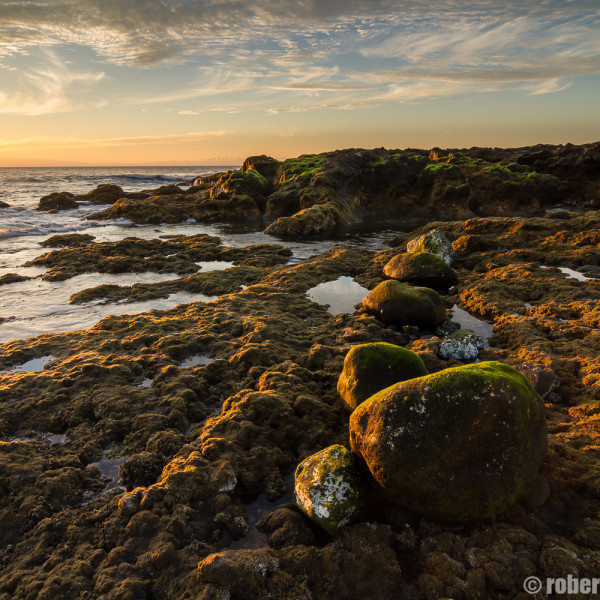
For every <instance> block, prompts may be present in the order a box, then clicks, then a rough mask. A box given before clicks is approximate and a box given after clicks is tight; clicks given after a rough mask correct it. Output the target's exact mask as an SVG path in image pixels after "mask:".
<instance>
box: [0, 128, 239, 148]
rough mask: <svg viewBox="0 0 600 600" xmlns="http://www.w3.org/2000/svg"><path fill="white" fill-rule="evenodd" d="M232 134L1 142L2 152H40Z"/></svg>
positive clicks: (210, 133) (182, 140) (186, 140)
mask: <svg viewBox="0 0 600 600" xmlns="http://www.w3.org/2000/svg"><path fill="white" fill-rule="evenodd" d="M229 134H231V132H229V131H223V130H218V131H201V132H199V131H198V132H192V133H184V134H170V135H142V136H134V137H111V138H46V137H29V138H22V139H16V140H0V151H2V150H10V149H19V150H40V149H50V148H107V147H112V146H141V145H154V144H180V143H188V142H204V141H208V140H211V139H215V138H220V137H223V136H226V135H229Z"/></svg>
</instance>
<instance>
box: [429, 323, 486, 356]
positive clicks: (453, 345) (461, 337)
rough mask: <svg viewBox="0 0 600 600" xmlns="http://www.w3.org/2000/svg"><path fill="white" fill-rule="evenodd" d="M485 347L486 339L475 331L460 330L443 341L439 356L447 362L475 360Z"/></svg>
mask: <svg viewBox="0 0 600 600" xmlns="http://www.w3.org/2000/svg"><path fill="white" fill-rule="evenodd" d="M484 345H485V342H484V339H483V338H482V337H481V336H480V335H478V334H477V333H475V332H474V331H471V330H470V329H459V330H458V331H455V332H454V333H451V334H450V335H449V336H448V337H446V338H445V339H444V340H443V342H442V343H441V344H440V347H439V350H438V354H439V355H440V356H441V357H442V358H444V359H445V360H475V359H476V358H477V357H478V356H479V351H480V350H483V347H484Z"/></svg>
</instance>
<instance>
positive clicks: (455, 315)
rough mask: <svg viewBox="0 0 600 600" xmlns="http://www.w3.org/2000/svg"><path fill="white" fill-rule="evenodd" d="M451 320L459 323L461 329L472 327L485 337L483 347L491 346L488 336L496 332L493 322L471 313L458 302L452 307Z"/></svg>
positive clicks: (471, 328) (472, 329)
mask: <svg viewBox="0 0 600 600" xmlns="http://www.w3.org/2000/svg"><path fill="white" fill-rule="evenodd" d="M451 310H452V317H450V318H451V320H452V321H455V322H456V323H458V324H459V325H460V327H461V329H470V330H471V331H474V332H475V333H477V334H479V335H480V336H481V337H482V338H483V347H484V348H490V345H489V343H488V338H489V337H490V336H491V335H492V334H493V333H494V331H493V325H492V323H488V322H487V321H482V320H481V319H478V318H477V317H474V316H473V315H471V314H469V313H468V312H467V311H466V310H463V309H462V308H459V307H458V305H457V304H455V305H454V306H453V307H452V309H451Z"/></svg>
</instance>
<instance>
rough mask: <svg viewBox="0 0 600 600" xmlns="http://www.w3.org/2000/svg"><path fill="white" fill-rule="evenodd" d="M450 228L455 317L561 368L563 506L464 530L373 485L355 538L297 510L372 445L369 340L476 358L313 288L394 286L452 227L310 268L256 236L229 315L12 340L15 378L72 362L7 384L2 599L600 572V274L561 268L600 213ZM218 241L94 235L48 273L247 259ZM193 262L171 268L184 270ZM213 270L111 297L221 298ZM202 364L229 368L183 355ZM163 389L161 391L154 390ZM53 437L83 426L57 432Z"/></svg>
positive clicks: (0, 499)
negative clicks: (362, 368)
mask: <svg viewBox="0 0 600 600" xmlns="http://www.w3.org/2000/svg"><path fill="white" fill-rule="evenodd" d="M435 226H437V227H439V228H440V229H442V230H443V231H445V232H446V234H447V235H448V237H449V238H450V239H451V240H452V242H453V247H454V250H455V253H456V257H455V261H454V264H453V266H454V268H455V269H456V270H457V273H458V276H459V283H458V285H457V286H456V287H455V288H454V289H453V290H451V292H450V293H449V294H448V295H446V296H444V300H445V303H446V305H447V307H448V308H449V307H451V306H452V305H453V304H454V303H459V304H460V305H461V306H462V307H464V308H466V309H468V310H469V311H470V312H471V313H472V314H475V315H479V316H480V317H483V318H486V319H489V320H492V321H493V322H494V326H495V330H494V331H495V333H494V336H493V337H492V339H491V343H492V345H493V346H494V348H493V349H490V350H485V351H484V352H483V354H482V358H485V359H493V360H501V361H504V362H507V363H509V364H513V365H517V366H522V365H523V363H529V364H531V365H534V366H539V367H542V368H543V369H545V370H551V371H553V372H555V373H556V374H557V376H558V377H559V378H560V388H559V389H558V390H557V391H554V392H551V393H550V394H549V395H548V396H547V398H546V401H547V405H546V409H547V419H548V424H549V431H550V449H549V455H548V458H547V460H546V462H545V463H544V465H543V467H542V474H543V475H544V477H545V478H546V479H547V481H548V482H549V485H550V497H549V499H548V500H547V501H546V502H545V503H544V504H543V506H540V507H537V508H530V507H529V506H526V505H522V504H518V505H516V506H514V507H513V508H512V509H511V510H510V511H509V512H508V514H505V515H503V516H502V517H501V518H498V519H496V520H495V521H493V522H481V523H476V524H474V525H473V526H470V527H469V528H462V529H456V528H444V527H443V526H442V525H440V524H437V523H433V522H429V521H427V520H423V519H417V518H415V517H414V516H412V515H410V514H408V513H407V512H406V511H404V510H402V509H400V508H398V507H395V506H387V505H384V504H382V503H381V501H380V500H379V499H378V498H377V496H376V493H375V491H373V496H372V498H371V500H370V506H371V510H370V511H367V513H365V514H364V515H363V517H362V518H361V520H360V521H359V522H357V523H356V524H354V525H351V526H349V527H346V528H345V529H343V530H342V531H341V532H340V534H339V535H338V536H337V537H336V538H335V539H333V538H330V537H329V536H327V535H326V534H325V533H324V532H322V531H320V530H318V528H316V527H315V526H313V525H312V524H311V523H310V522H309V521H308V520H307V519H306V517H304V516H303V515H301V514H300V513H299V512H298V511H297V510H295V509H294V508H293V507H291V506H290V505H289V504H286V502H289V499H290V495H289V492H290V473H292V472H293V471H294V469H295V467H296V466H297V464H298V463H299V462H301V461H302V460H303V459H304V458H306V457H307V456H308V455H310V454H312V453H314V452H316V451H318V450H320V449H322V448H324V447H326V446H330V445H332V444H336V443H340V444H344V445H346V446H347V445H348V414H347V412H346V410H345V408H344V403H343V401H342V400H341V398H340V397H339V395H338V393H337V391H336V383H337V379H338V376H339V374H340V372H341V369H342V365H343V359H344V356H345V354H346V353H347V352H348V351H349V349H350V348H351V347H352V346H353V345H355V344H359V343H364V342H374V341H385V342H392V343H397V344H403V345H407V346H408V347H409V348H411V349H413V350H414V351H416V352H418V353H419V354H420V356H421V357H422V358H423V359H424V361H425V362H426V364H427V367H428V368H429V369H430V370H439V369H442V368H445V367H447V366H452V365H454V364H457V363H455V362H447V361H443V360H441V359H440V358H438V357H437V356H436V350H437V347H438V345H439V343H440V338H439V337H437V336H435V335H434V334H432V333H428V332H420V335H419V337H418V338H417V339H414V338H415V336H414V335H413V336H412V338H411V337H410V336H409V335H408V333H413V334H414V330H413V331H411V332H404V333H403V332H401V331H398V330H397V329H396V328H393V327H392V328H385V327H384V326H383V325H382V324H381V323H379V322H377V321H376V320H375V319H373V318H371V317H369V316H367V315H365V314H362V313H361V312H355V313H353V314H349V315H338V316H332V315H330V314H329V313H328V312H327V310H326V308H325V307H323V306H321V305H318V304H315V303H313V302H311V301H310V300H308V298H307V297H306V296H305V292H306V291H307V290H308V289H309V288H311V287H312V286H314V285H316V284H318V283H322V282H325V281H330V280H333V279H336V278H338V277H339V276H342V275H345V276H352V277H355V278H356V280H357V281H358V282H360V283H361V284H363V285H365V286H366V287H368V288H370V289H372V288H373V287H374V286H375V285H377V284H378V283H379V282H381V281H382V280H383V279H384V278H385V276H384V274H383V270H382V269H383V266H384V265H385V264H386V263H387V262H388V260H389V259H390V258H391V257H392V256H393V255H394V254H395V253H397V252H398V251H404V250H405V243H406V241H407V240H408V239H409V238H411V237H415V236H416V235H417V234H419V233H421V232H425V231H427V230H429V229H430V228H431V226H427V227H424V228H422V229H421V230H419V231H417V232H413V233H411V234H410V235H407V236H405V237H404V238H396V239H393V240H391V241H390V244H391V245H392V246H393V245H395V246H396V247H395V248H394V247H390V249H389V250H385V251H383V252H379V253H377V254H374V253H370V252H367V251H360V250H355V249H343V248H338V249H335V250H333V251H331V252H329V253H326V254H323V255H320V256H317V257H315V258H313V259H311V260H308V261H306V262H304V263H302V264H299V265H296V266H289V265H286V264H278V263H281V262H283V261H284V260H287V259H286V253H285V252H284V251H283V250H281V249H278V248H277V247H266V248H265V247H264V246H263V247H259V248H252V247H248V248H244V249H239V250H236V252H238V253H239V255H238V254H236V255H235V256H233V254H231V255H229V254H228V255H227V256H228V258H223V259H224V260H233V261H237V264H238V265H239V266H235V267H233V268H232V269H229V270H228V271H226V272H222V273H220V274H219V275H218V276H219V278H220V279H214V281H215V282H217V281H220V285H221V288H219V289H217V288H216V287H215V288H214V290H213V292H214V293H218V294H224V295H222V296H221V297H220V298H219V299H218V300H217V301H215V302H212V303H210V304H203V303H192V304H186V305H181V306H178V307H177V308H174V309H172V310H167V311H152V312H150V313H146V314H142V315H138V316H122V317H108V318H107V319H104V320H103V321H101V322H100V323H99V324H98V325H97V326H95V327H93V328H92V329H90V330H87V331H79V332H74V333H69V334H52V335H45V336H41V337H38V338H32V339H27V340H18V341H14V342H11V343H7V344H3V345H1V346H0V368H1V369H10V368H11V367H12V366H15V365H20V364H23V363H25V362H26V361H28V360H31V359H34V358H41V357H44V356H48V355H51V356H52V357H53V360H52V361H51V362H50V363H48V364H47V365H46V366H45V368H44V369H43V370H42V371H39V372H29V373H5V374H2V375H0V439H1V440H2V441H1V442H0V600H9V599H10V600H19V599H27V600H33V599H37V600H54V599H57V598H65V599H86V598H89V599H92V598H103V599H104V600H116V599H119V600H129V599H134V598H136V599H137V598H147V599H155V598H161V599H163V598H165V599H192V598H194V599H209V598H210V599H213V598H223V599H225V598H232V599H233V600H241V599H248V600H251V599H252V600H253V599H256V598H261V597H269V598H273V599H289V600H291V599H300V598H306V599H310V598H315V599H325V598H327V599H340V600H341V599H353V598H360V597H368V598H376V599H377V598H380V599H390V598H408V599H415V600H417V599H419V600H420V599H426V600H430V599H438V598H442V597H451V598H454V599H455V600H460V599H476V598H477V599H486V598H506V599H509V598H510V599H513V598H529V597H530V596H527V595H525V594H524V593H523V592H522V581H523V579H524V578H525V577H527V576H529V575H537V576H539V577H546V576H548V577H561V576H566V575H567V574H572V575H573V576H579V577H585V576H587V577H593V576H597V575H598V573H599V572H600V467H599V463H598V458H599V453H600V416H599V415H600V360H599V359H598V356H599V355H600V303H599V302H598V301H599V299H600V280H596V279H589V280H587V281H585V282H582V281H578V280H576V279H572V278H569V277H567V276H566V275H565V274H563V273H562V272H561V271H560V270H559V269H558V267H569V268H572V269H578V268H579V267H581V266H582V265H596V266H597V265H600V213H599V212H586V213H582V214H580V215H577V214H575V213H572V215H571V218H570V219H569V220H558V219H547V218H492V219H490V218H474V219H469V220H467V221H466V222H465V221H454V222H443V223H441V222H440V223H436V224H435ZM196 237H197V238H198V239H196V238H176V239H170V240H166V241H152V242H143V243H142V242H141V241H137V242H134V241H131V240H130V241H128V240H124V241H123V242H119V243H117V244H112V245H106V244H94V243H93V242H91V240H89V239H85V240H78V241H77V242H78V243H81V246H76V245H75V246H69V247H68V248H66V249H65V250H59V251H58V253H53V254H50V255H46V258H43V259H39V260H38V261H36V264H40V263H42V264H46V265H47V266H49V267H51V268H52V270H51V271H50V273H52V272H54V273H56V270H57V269H58V270H59V272H60V270H61V269H67V270H68V274H73V273H74V272H75V271H77V270H78V269H80V268H81V269H87V270H89V269H91V270H96V269H98V268H100V267H99V265H102V264H105V263H104V262H102V261H109V262H110V261H114V262H113V263H112V264H122V265H123V264H125V263H127V261H129V263H128V264H129V265H130V270H138V266H139V265H142V264H146V262H148V261H151V262H152V264H153V266H152V270H156V267H155V266H154V263H155V262H157V261H162V260H163V259H164V256H165V255H166V254H169V253H171V251H173V250H174V246H177V248H176V251H177V252H179V253H180V254H178V255H177V257H179V258H181V259H182V260H181V264H187V263H186V259H187V260H188V261H191V262H192V263H193V261H194V260H197V259H198V256H200V254H198V255H196V254H194V252H195V251H196V250H198V252H200V250H202V252H203V253H204V254H202V258H201V259H200V260H206V259H207V257H206V252H207V249H208V248H209V246H210V248H211V249H212V250H211V251H214V252H215V253H217V254H215V257H216V256H217V255H218V256H219V257H223V255H224V253H225V254H227V252H229V250H227V249H223V248H221V247H220V246H218V243H217V241H216V240H214V239H211V238H207V237H206V236H196ZM194 244H195V245H194ZM67 245H68V244H67ZM142 246H143V252H142V253H141V254H140V256H141V258H139V260H138V259H136V260H134V261H132V256H134V255H135V254H136V252H137V249H139V248H142ZM179 246H181V248H180V247H179ZM194 248H196V250H194ZM231 252H233V250H231ZM184 255H187V258H186V257H185V256H184ZM211 256H212V255H211ZM173 258H175V257H171V258H170V259H169V261H166V262H164V263H161V264H164V265H165V269H166V270H169V268H171V269H172V270H175V271H176V272H179V271H177V269H175V268H174V267H173V265H175V264H179V261H174V260H173ZM211 259H213V260H214V259H215V258H211ZM119 261H120V262H119ZM123 261H125V263H123ZM140 261H141V262H140ZM77 265H79V266H77ZM86 265H90V266H89V268H88V267H87V266H86ZM542 267H547V268H542ZM123 269H124V270H125V269H129V267H127V266H126V267H124V268H123ZM182 272H184V273H185V272H186V271H185V270H182ZM205 275H206V279H207V281H208V280H209V279H211V277H212V278H215V277H216V276H215V275H214V274H213V275H211V274H210V273H207V274H205ZM209 276H211V277H209ZM190 278H191V279H190ZM198 278H202V274H198V275H191V276H187V277H183V278H181V279H177V280H175V281H169V282H167V283H165V284H151V285H148V286H145V287H144V288H141V291H136V290H133V289H131V288H125V289H123V288H119V289H116V290H114V289H113V290H112V291H110V290H109V292H110V293H105V292H107V290H98V289H97V288H96V289H95V290H92V291H87V293H88V297H99V296H102V295H104V296H106V298H107V299H108V300H113V299H122V298H131V299H139V297H140V296H139V295H138V294H142V295H143V294H163V293H170V292H172V291H176V290H177V289H188V290H192V291H193V290H196V291H203V292H205V293H206V288H205V287H204V284H202V283H198V284H197V281H198ZM194 282H196V283H194ZM192 284H193V285H192ZM196 284H197V285H198V286H199V287H193V286H194V285H196ZM242 284H243V285H247V286H248V287H246V288H245V289H241V287H240V286H241V285H242ZM206 285H208V284H206ZM215 285H216V284H215ZM161 286H162V287H161ZM165 286H166V287H165ZM189 286H191V287H189ZM139 289H140V288H138V290H139ZM84 293H85V292H84ZM144 297H147V296H144ZM194 355H203V356H207V357H210V358H212V359H214V360H213V361H212V362H211V363H210V364H208V365H205V366H191V367H181V366H179V365H180V364H181V362H182V361H183V360H185V359H186V358H189V357H191V356H194ZM147 379H152V384H151V386H150V387H141V384H142V382H144V380H147ZM146 383H147V382H146ZM144 385H145V384H144ZM53 434H64V435H65V437H64V439H63V440H62V441H61V442H59V443H51V441H50V440H49V437H50V436H51V435H53ZM53 439H54V441H57V439H58V438H53ZM101 459H104V462H100V466H101V467H102V466H104V465H106V464H113V465H115V469H116V468H117V467H118V465H119V464H120V481H119V482H118V483H120V484H121V485H122V486H124V487H125V488H126V491H125V490H123V489H119V488H118V487H112V488H111V486H107V484H108V483H109V480H108V479H106V478H105V477H104V476H103V475H102V473H101V471H100V470H99V469H98V468H97V466H96V465H97V463H98V461H101ZM106 461H112V463H107V462H106ZM115 483H117V481H113V482H112V483H111V485H114V484H115ZM533 504H535V502H533ZM259 518H260V519H261V520H260V523H259V525H260V527H261V529H262V531H263V533H264V534H265V535H264V536H262V537H261V534H260V533H259V532H258V531H257V529H256V525H257V523H256V521H257V520H258V519H259ZM249 531H250V535H248V536H247V535H246V534H248V532H249ZM248 546H257V547H250V548H248ZM540 597H541V596H540Z"/></svg>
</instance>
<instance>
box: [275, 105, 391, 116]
mask: <svg viewBox="0 0 600 600" xmlns="http://www.w3.org/2000/svg"><path fill="white" fill-rule="evenodd" d="M380 104H381V103H378V102H354V103H346V104H319V105H316V106H287V107H281V108H268V109H267V112H268V113H270V114H272V115H278V114H280V113H298V112H309V111H312V110H356V109H358V108H372V107H374V106H379V105H380Z"/></svg>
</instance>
